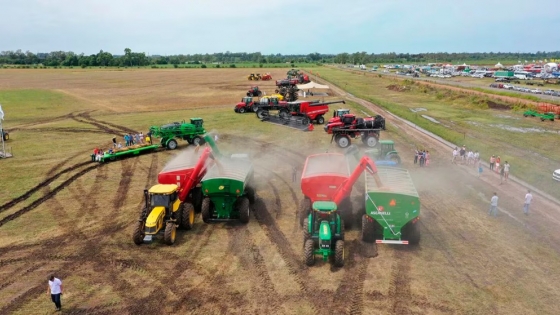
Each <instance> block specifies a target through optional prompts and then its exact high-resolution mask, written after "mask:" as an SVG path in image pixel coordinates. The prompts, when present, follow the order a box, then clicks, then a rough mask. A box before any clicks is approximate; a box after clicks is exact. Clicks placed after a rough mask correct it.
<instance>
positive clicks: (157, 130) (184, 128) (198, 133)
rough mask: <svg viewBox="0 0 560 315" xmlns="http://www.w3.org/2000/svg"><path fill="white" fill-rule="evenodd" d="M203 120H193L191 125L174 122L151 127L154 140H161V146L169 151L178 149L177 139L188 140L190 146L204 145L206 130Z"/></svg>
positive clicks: (183, 122)
mask: <svg viewBox="0 0 560 315" xmlns="http://www.w3.org/2000/svg"><path fill="white" fill-rule="evenodd" d="M203 124H204V121H203V120H202V118H191V120H190V123H187V122H185V121H184V120H183V121H182V122H174V123H171V124H166V125H163V126H151V127H150V133H151V135H152V137H154V138H161V146H162V147H164V148H167V149H169V150H174V149H176V148H177V140H176V138H179V139H183V140H186V141H187V142H188V143H189V144H194V145H202V144H204V139H203V138H202V135H204V134H205V133H206V131H205V130H204V126H203Z"/></svg>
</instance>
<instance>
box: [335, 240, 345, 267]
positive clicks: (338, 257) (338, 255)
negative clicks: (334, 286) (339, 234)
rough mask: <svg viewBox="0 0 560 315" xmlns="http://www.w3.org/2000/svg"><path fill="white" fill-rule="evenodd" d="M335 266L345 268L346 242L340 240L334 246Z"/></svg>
mask: <svg viewBox="0 0 560 315" xmlns="http://www.w3.org/2000/svg"><path fill="white" fill-rule="evenodd" d="M334 265H335V267H344V241H342V240H338V241H336V243H335V245H334Z"/></svg>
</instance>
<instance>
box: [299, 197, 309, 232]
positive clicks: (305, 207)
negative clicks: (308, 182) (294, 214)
mask: <svg viewBox="0 0 560 315" xmlns="http://www.w3.org/2000/svg"><path fill="white" fill-rule="evenodd" d="M310 211H311V200H309V198H303V199H302V200H301V202H300V203H299V207H298V216H299V225H300V226H303V220H305V219H306V218H307V217H308V216H309V212H310Z"/></svg>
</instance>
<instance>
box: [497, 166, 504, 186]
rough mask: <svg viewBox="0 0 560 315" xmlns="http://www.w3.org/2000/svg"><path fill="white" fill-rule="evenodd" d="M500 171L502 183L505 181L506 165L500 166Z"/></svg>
mask: <svg viewBox="0 0 560 315" xmlns="http://www.w3.org/2000/svg"><path fill="white" fill-rule="evenodd" d="M498 172H500V185H501V184H503V183H504V166H503V165H501V166H499V167H498Z"/></svg>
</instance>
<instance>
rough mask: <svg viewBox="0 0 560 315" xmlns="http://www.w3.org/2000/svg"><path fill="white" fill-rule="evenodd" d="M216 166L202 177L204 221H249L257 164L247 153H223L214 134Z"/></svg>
mask: <svg viewBox="0 0 560 315" xmlns="http://www.w3.org/2000/svg"><path fill="white" fill-rule="evenodd" d="M204 139H205V140H206V141H207V142H208V144H209V145H210V146H211V147H212V155H213V156H214V165H212V166H211V167H210V168H209V169H208V172H207V173H206V175H205V176H204V177H203V178H202V194H203V195H204V199H203V200H202V210H201V215H202V220H203V221H204V222H206V223H208V222H211V221H230V220H239V221H241V222H243V223H247V222H249V212H250V209H249V205H250V204H253V203H254V202H255V190H254V188H253V187H254V186H253V183H254V176H253V164H252V163H251V161H250V160H249V158H248V156H247V155H246V154H232V155H231V156H230V157H226V156H223V155H221V153H220V152H219V151H218V149H217V147H216V146H215V144H214V142H213V141H212V138H211V137H208V136H205V137H204Z"/></svg>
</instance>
